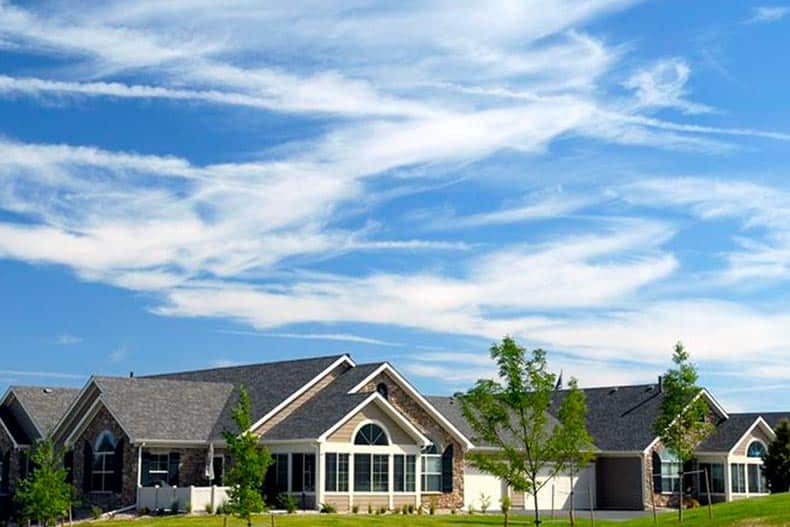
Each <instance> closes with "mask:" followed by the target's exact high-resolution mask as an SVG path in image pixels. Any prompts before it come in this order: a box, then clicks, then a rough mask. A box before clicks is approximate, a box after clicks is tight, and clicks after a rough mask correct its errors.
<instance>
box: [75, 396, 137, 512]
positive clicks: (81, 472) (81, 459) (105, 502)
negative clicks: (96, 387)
mask: <svg viewBox="0 0 790 527" xmlns="http://www.w3.org/2000/svg"><path fill="white" fill-rule="evenodd" d="M104 430H109V431H110V432H112V434H113V436H114V437H115V439H116V441H120V440H123V441H124V448H123V467H122V475H121V477H122V478H123V480H122V481H123V483H122V488H121V492H120V493H115V492H111V493H102V492H86V490H85V488H84V485H83V482H84V477H85V471H86V470H90V464H89V461H87V462H86V460H85V456H84V453H85V452H84V449H83V445H84V444H85V441H88V442H89V443H90V444H91V445H93V444H94V442H95V441H96V438H97V437H98V436H99V434H101V433H102V432H103V431H104ZM73 448H74V484H75V486H76V487H77V489H78V492H79V495H80V497H81V500H82V502H83V504H84V505H97V506H99V507H102V508H105V509H116V508H120V507H125V506H127V505H133V504H134V503H135V502H136V499H137V449H136V448H135V447H133V446H132V445H131V443H130V442H129V438H128V437H127V436H126V434H125V433H124V431H123V429H122V428H121V426H120V425H119V424H118V422H117V421H116V420H115V419H114V418H113V416H112V414H110V412H109V411H107V409H106V408H105V407H104V406H101V407H100V408H99V410H98V412H97V413H96V415H95V416H94V417H93V419H91V420H90V422H89V423H88V424H87V426H86V427H85V429H84V430H83V431H82V433H80V434H79V435H78V436H77V437H76V438H75V440H74V447H73Z"/></svg>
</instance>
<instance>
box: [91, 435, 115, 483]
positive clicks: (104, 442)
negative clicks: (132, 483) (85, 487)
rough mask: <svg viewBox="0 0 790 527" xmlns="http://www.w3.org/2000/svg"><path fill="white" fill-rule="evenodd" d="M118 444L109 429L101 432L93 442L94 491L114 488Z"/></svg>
mask: <svg viewBox="0 0 790 527" xmlns="http://www.w3.org/2000/svg"><path fill="white" fill-rule="evenodd" d="M116 445H117V443H116V441H115V436H113V435H112V432H110V431H109V430H105V431H103V432H102V433H100V434H99V435H98V436H97V437H96V441H94V443H93V460H92V463H91V480H92V481H91V490H93V491H94V492H110V491H112V490H113V488H114V479H113V478H114V475H115V447H116Z"/></svg>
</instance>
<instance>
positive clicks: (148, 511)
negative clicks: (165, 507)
mask: <svg viewBox="0 0 790 527" xmlns="http://www.w3.org/2000/svg"><path fill="white" fill-rule="evenodd" d="M149 514H151V509H149V508H148V507H143V508H142V509H140V516H148V515H149Z"/></svg>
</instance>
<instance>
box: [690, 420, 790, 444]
mask: <svg viewBox="0 0 790 527" xmlns="http://www.w3.org/2000/svg"><path fill="white" fill-rule="evenodd" d="M729 416H730V417H729V419H727V420H726V421H724V422H723V423H721V424H720V425H719V426H718V427H716V431H715V432H713V434H711V435H710V437H708V438H707V439H706V440H705V441H703V442H702V443H700V445H699V446H698V447H697V451H699V452H729V451H730V450H732V449H733V448H734V447H735V445H736V444H738V440H739V439H741V438H742V437H743V435H744V434H745V433H746V432H747V431H748V430H749V428H751V426H752V425H753V424H754V422H755V421H756V420H757V418H758V417H762V418H763V419H764V420H765V422H766V423H768V426H770V427H771V428H773V429H775V428H776V427H777V426H778V425H779V422H780V421H782V420H783V419H788V420H790V412H764V413H757V412H752V413H740V414H729Z"/></svg>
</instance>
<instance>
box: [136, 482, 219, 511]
mask: <svg viewBox="0 0 790 527" xmlns="http://www.w3.org/2000/svg"><path fill="white" fill-rule="evenodd" d="M228 490H229V487H216V486H212V487H170V486H162V487H158V486H157V487H137V510H138V511H141V510H143V509H148V510H149V511H156V510H159V509H166V510H173V508H174V507H175V508H177V509H178V510H180V511H187V510H188V511H192V512H202V511H205V510H206V506H207V505H211V510H217V507H219V506H220V505H222V504H223V503H225V502H226V501H228Z"/></svg>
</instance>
